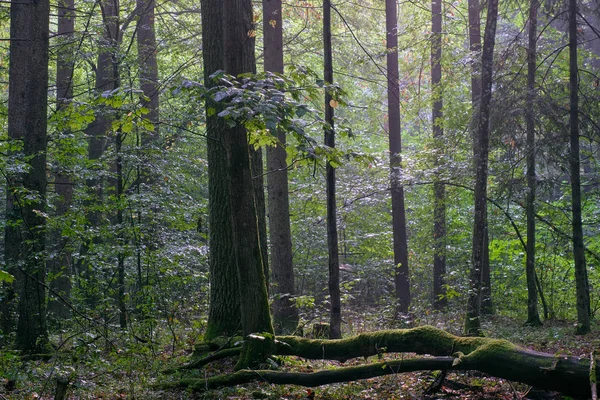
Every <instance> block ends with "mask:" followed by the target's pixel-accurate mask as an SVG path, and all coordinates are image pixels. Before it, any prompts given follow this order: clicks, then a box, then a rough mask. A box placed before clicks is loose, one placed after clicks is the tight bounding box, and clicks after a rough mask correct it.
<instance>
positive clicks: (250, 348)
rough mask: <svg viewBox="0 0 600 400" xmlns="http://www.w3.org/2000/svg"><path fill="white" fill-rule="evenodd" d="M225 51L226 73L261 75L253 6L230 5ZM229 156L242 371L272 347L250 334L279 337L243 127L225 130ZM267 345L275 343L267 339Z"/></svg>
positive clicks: (239, 0) (236, 0) (231, 0)
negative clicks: (267, 284)
mask: <svg viewBox="0 0 600 400" xmlns="http://www.w3.org/2000/svg"><path fill="white" fill-rule="evenodd" d="M222 7H223V9H224V12H223V50H224V67H225V68H224V70H225V72H226V73H228V74H231V75H234V76H238V75H240V74H242V73H248V72H252V73H253V72H255V68H256V64H255V59H254V36H253V35H248V32H251V31H252V30H253V18H252V2H251V1H250V0H224V1H223V5H222ZM222 137H223V144H224V147H225V151H226V154H227V178H228V179H227V181H228V189H229V190H228V194H229V202H230V207H231V209H230V212H231V219H230V221H231V225H232V232H233V243H234V246H233V250H234V256H235V263H236V269H237V274H238V279H239V289H238V290H239V292H238V293H239V297H240V302H241V304H240V305H241V307H240V312H241V316H242V329H243V332H244V336H245V342H244V347H243V350H242V354H241V356H240V359H239V360H238V364H237V365H236V368H238V369H239V368H246V367H249V366H253V365H255V364H256V363H257V362H261V361H263V359H262V358H263V357H265V356H266V355H267V354H268V353H269V352H270V349H269V346H268V345H266V346H265V343H263V342H262V341H260V340H251V339H250V338H249V337H248V335H250V334H252V333H255V332H260V333H266V334H269V335H273V325H272V324H271V314H270V310H269V299H268V295H267V286H266V280H265V275H264V264H263V251H262V249H261V238H260V231H259V223H258V220H257V199H256V196H255V192H254V191H255V185H256V182H254V181H253V179H252V167H251V161H250V148H249V147H248V139H247V133H246V129H245V128H244V126H243V125H241V124H237V125H236V126H234V127H232V128H228V129H226V130H224V131H222ZM266 341H267V342H270V341H272V336H271V340H268V338H267V339H266Z"/></svg>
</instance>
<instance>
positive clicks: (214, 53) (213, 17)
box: [201, 0, 242, 339]
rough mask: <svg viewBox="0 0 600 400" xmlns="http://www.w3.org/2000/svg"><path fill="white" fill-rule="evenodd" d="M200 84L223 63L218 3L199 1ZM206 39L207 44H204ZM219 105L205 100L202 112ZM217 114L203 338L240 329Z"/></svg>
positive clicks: (212, 131)
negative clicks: (207, 283)
mask: <svg viewBox="0 0 600 400" xmlns="http://www.w3.org/2000/svg"><path fill="white" fill-rule="evenodd" d="M201 7H202V38H203V43H202V45H203V46H202V47H203V52H202V56H203V60H204V82H205V85H206V86H207V87H212V86H214V82H212V81H211V79H210V78H209V77H210V75H212V74H213V73H214V72H216V71H218V70H222V69H224V68H225V66H224V60H223V54H224V49H223V29H222V26H223V6H222V2H221V0H202V1H201ZM208 38H210V40H208ZM219 107H220V104H219V103H216V102H212V101H210V100H207V102H206V109H207V110H208V109H210V108H214V109H215V110H219ZM217 113H218V112H217ZM217 113H214V114H213V113H209V112H207V117H206V134H207V142H206V143H207V154H208V199H209V201H208V203H209V210H208V218H209V227H210V238H209V244H210V258H209V271H210V307H209V312H208V324H207V327H206V333H205V335H204V336H205V338H206V339H212V338H214V337H217V336H220V335H224V336H232V335H234V334H236V332H238V331H240V330H241V329H242V321H241V314H240V295H239V283H238V275H237V270H236V265H235V259H234V249H233V233H232V226H231V206H230V203H229V192H228V190H229V189H228V184H227V155H226V153H225V147H224V145H223V142H222V139H223V136H222V135H223V132H224V131H225V129H226V126H225V124H224V122H223V119H222V118H219V117H218V116H217V115H216V114H217Z"/></svg>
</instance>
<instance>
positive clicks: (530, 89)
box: [525, 0, 542, 326]
mask: <svg viewBox="0 0 600 400" xmlns="http://www.w3.org/2000/svg"><path fill="white" fill-rule="evenodd" d="M538 8H539V2H538V0H531V2H530V4H529V44H528V49H527V98H526V101H527V104H526V107H525V119H526V124H527V189H528V193H527V202H526V206H525V208H526V210H525V212H526V214H527V249H526V253H527V257H526V261H525V273H526V277H527V324H529V325H533V326H539V325H541V324H542V322H541V321H540V315H539V312H538V292H537V287H536V283H535V195H536V181H535V118H534V115H535V110H534V105H535V97H536V93H535V71H536V59H537V13H538Z"/></svg>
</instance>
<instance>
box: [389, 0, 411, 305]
mask: <svg viewBox="0 0 600 400" xmlns="http://www.w3.org/2000/svg"><path fill="white" fill-rule="evenodd" d="M385 16H386V17H385V21H386V24H385V26H386V32H387V68H388V115H389V132H388V134H389V144H390V186H391V195H392V231H393V237H394V238H393V240H394V265H395V287H396V300H397V301H398V312H401V313H406V312H408V309H409V306H410V278H409V270H408V244H407V237H406V236H407V235H406V212H405V209H404V187H402V184H401V182H400V178H401V174H402V157H401V152H402V138H401V130H400V86H399V75H398V22H397V7H396V0H386V2H385Z"/></svg>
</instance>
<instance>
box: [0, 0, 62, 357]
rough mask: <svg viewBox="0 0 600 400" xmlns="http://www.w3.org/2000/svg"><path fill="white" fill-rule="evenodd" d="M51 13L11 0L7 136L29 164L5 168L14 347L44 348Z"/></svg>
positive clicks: (46, 4)
mask: <svg viewBox="0 0 600 400" xmlns="http://www.w3.org/2000/svg"><path fill="white" fill-rule="evenodd" d="M49 15H50V9H49V2H47V1H37V2H14V3H12V4H11V7H10V21H11V24H10V38H11V41H10V65H9V82H10V85H9V94H8V136H9V139H10V140H11V141H13V142H15V145H16V144H17V143H19V145H18V146H19V148H21V146H20V144H21V143H22V145H23V146H22V153H19V155H18V159H19V161H20V162H22V163H26V164H27V166H28V168H27V169H26V171H25V172H23V173H15V172H14V171H10V172H9V173H8V174H7V176H8V184H7V193H8V201H7V210H6V211H7V224H6V228H5V232H6V235H5V251H6V253H5V262H6V265H7V269H8V271H9V272H11V273H13V274H14V275H15V278H16V280H15V285H16V292H17V293H18V297H19V301H18V306H17V315H18V320H17V327H16V348H17V349H19V350H22V351H24V352H37V351H44V350H45V347H46V345H47V343H48V331H47V326H46V288H45V280H46V255H45V241H46V219H45V217H44V216H43V214H44V212H45V210H46V207H45V204H46V184H47V182H46V147H47V133H46V128H47V122H46V121H47V100H48V58H49V57H48V37H49ZM21 155H22V157H21ZM6 311H12V310H10V308H9V309H5V308H4V305H3V309H2V312H3V314H4V313H5V312H6ZM8 332H10V331H8ZM8 332H5V334H6V333H8Z"/></svg>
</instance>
